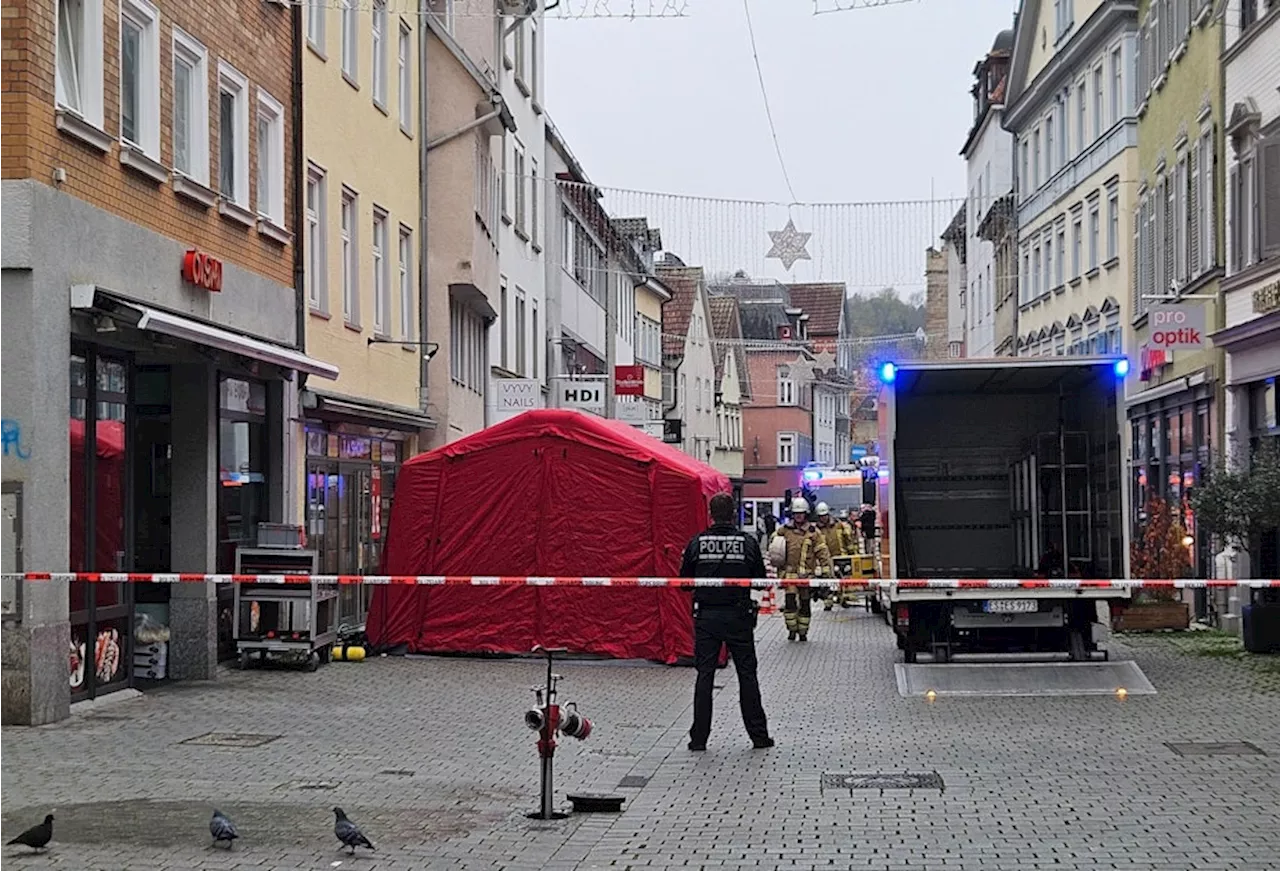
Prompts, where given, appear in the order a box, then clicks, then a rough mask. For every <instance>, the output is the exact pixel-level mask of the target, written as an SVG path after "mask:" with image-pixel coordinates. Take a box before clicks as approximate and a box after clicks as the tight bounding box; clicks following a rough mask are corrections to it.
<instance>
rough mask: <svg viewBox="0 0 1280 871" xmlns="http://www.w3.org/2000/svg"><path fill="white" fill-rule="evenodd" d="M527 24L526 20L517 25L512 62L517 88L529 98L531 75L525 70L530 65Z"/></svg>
mask: <svg viewBox="0 0 1280 871" xmlns="http://www.w3.org/2000/svg"><path fill="white" fill-rule="evenodd" d="M525 23H526V22H525V21H524V20H521V21H519V22H518V23H517V24H516V29H515V30H514V31H513V32H512V34H511V53H512V54H513V55H514V57H513V58H512V61H513V63H514V64H515V79H516V87H518V88H519V89H520V90H521V92H523V93H524V95H525V96H528V95H529V86H528V84H527V82H528V81H529V74H528V72H527V71H526V69H525V64H527V63H528V60H529V57H528V52H526V51H525V42H524V41H525V32H524V28H525Z"/></svg>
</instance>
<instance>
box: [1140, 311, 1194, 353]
mask: <svg viewBox="0 0 1280 871" xmlns="http://www.w3.org/2000/svg"><path fill="white" fill-rule="evenodd" d="M1204 320H1205V313H1204V306H1203V305H1153V306H1152V307H1151V308H1150V309H1148V312H1147V323H1149V324H1150V325H1151V347H1152V348H1153V349H1155V350H1158V351H1198V350H1200V349H1201V348H1203V347H1204V333H1205V330H1204Z"/></svg>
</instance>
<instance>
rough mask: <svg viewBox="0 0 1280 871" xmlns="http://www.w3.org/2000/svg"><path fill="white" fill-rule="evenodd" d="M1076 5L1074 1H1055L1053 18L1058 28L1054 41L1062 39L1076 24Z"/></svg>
mask: <svg viewBox="0 0 1280 871" xmlns="http://www.w3.org/2000/svg"><path fill="white" fill-rule="evenodd" d="M1074 5H1075V3H1074V0H1053V18H1054V24H1055V27H1056V32H1055V34H1054V39H1061V38H1062V35H1063V34H1064V33H1066V32H1067V31H1068V30H1070V29H1071V25H1072V24H1074V23H1075V16H1074V15H1073V14H1072V12H1073V9H1072V7H1073V6H1074Z"/></svg>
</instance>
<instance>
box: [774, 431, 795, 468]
mask: <svg viewBox="0 0 1280 871" xmlns="http://www.w3.org/2000/svg"><path fill="white" fill-rule="evenodd" d="M778 465H779V466H794V465H796V434H795V433H793V432H780V433H778Z"/></svg>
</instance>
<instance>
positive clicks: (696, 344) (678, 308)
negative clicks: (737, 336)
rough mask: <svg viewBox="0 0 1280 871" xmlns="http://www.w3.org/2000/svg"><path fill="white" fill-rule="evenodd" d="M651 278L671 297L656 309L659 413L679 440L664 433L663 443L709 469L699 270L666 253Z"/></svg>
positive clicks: (710, 366) (709, 355) (710, 414)
mask: <svg viewBox="0 0 1280 871" xmlns="http://www.w3.org/2000/svg"><path fill="white" fill-rule="evenodd" d="M657 274H658V279H659V280H660V281H661V282H662V283H663V284H664V285H665V286H666V287H667V289H668V290H670V291H671V301H670V302H668V303H667V304H666V305H664V306H663V307H662V358H663V366H664V367H665V370H666V371H665V372H664V375H665V376H666V384H664V386H663V410H664V413H665V418H666V420H667V421H679V422H680V423H679V426H678V430H679V436H680V437H679V439H676V438H675V435H676V433H675V432H672V431H671V430H670V429H669V430H668V433H667V441H669V442H671V443H672V444H675V445H678V446H679V448H680V450H682V451H684V452H685V453H686V454H688V455H689V456H691V457H693V458H695V459H697V460H701V461H702V462H704V463H710V462H711V461H712V459H713V458H714V456H715V450H716V443H717V441H718V439H719V431H718V424H717V421H716V404H715V377H716V366H715V350H714V347H713V344H712V335H711V314H710V302H709V299H710V297H709V296H708V293H707V284H706V277H705V275H704V274H703V270H702V267H701V266H693V267H691V266H685V265H684V264H683V263H681V262H680V261H679V259H678V258H675V257H673V256H672V255H671V254H670V253H668V254H666V255H665V257H664V259H663V261H662V263H660V264H658V267H657ZM667 425H668V426H669V427H670V426H671V425H670V424H667Z"/></svg>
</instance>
